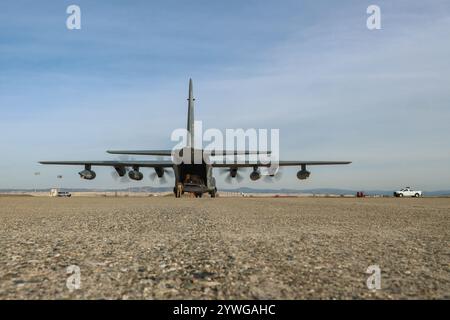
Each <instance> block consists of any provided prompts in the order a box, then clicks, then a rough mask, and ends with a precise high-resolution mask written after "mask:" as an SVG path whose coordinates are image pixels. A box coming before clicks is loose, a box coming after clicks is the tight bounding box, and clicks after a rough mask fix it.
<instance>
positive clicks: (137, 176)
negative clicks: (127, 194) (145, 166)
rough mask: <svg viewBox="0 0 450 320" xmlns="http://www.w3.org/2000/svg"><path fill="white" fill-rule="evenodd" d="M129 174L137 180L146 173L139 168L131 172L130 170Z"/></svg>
mask: <svg viewBox="0 0 450 320" xmlns="http://www.w3.org/2000/svg"><path fill="white" fill-rule="evenodd" d="M128 176H129V177H130V179H132V180H136V181H140V180H142V179H144V175H143V174H142V172H140V171H139V170H131V171H130V172H128Z"/></svg>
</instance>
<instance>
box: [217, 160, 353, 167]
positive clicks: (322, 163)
mask: <svg viewBox="0 0 450 320" xmlns="http://www.w3.org/2000/svg"><path fill="white" fill-rule="evenodd" d="M224 162H226V161H224ZM350 163H352V162H351V161H278V165H279V166H280V167H284V166H304V165H307V166H327V165H343V164H350ZM211 165H212V166H213V167H215V168H231V167H232V168H245V167H250V168H251V167H255V166H256V167H270V165H271V164H270V162H269V163H262V162H260V161H254V162H238V161H236V162H234V163H233V162H231V161H230V162H229V163H220V162H217V163H212V164H211Z"/></svg>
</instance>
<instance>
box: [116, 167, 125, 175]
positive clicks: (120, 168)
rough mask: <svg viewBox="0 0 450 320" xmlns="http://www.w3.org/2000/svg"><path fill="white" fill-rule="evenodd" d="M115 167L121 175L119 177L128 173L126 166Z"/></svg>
mask: <svg viewBox="0 0 450 320" xmlns="http://www.w3.org/2000/svg"><path fill="white" fill-rule="evenodd" d="M114 169H116V172H117V174H118V175H119V177H123V176H124V175H125V174H126V173H127V170H126V169H125V167H114Z"/></svg>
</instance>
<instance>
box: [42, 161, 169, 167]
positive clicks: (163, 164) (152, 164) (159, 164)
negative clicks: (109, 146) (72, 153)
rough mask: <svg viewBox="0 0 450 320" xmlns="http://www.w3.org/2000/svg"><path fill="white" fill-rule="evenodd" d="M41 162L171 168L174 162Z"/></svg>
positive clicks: (50, 162) (71, 164)
mask: <svg viewBox="0 0 450 320" xmlns="http://www.w3.org/2000/svg"><path fill="white" fill-rule="evenodd" d="M39 163H40V164H54V165H69V166H76V165H83V166H86V165H89V166H104V167H134V166H136V167H140V168H145V167H147V168H169V167H170V168H171V167H173V163H172V161H170V160H160V161H158V160H147V161H144V160H136V161H135V160H130V161H128V160H127V161H39Z"/></svg>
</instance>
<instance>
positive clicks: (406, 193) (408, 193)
mask: <svg viewBox="0 0 450 320" xmlns="http://www.w3.org/2000/svg"><path fill="white" fill-rule="evenodd" d="M421 196H422V191H417V190H412V189H411V188H410V187H406V188H403V189H401V190H399V191H395V192H394V197H416V198H418V197H421Z"/></svg>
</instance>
